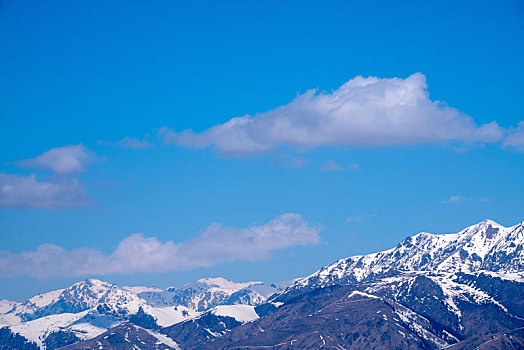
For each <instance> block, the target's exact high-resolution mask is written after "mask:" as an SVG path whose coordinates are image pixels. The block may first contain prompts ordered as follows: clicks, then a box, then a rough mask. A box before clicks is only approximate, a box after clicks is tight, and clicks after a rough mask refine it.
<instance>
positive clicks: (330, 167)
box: [320, 159, 344, 171]
mask: <svg viewBox="0 0 524 350" xmlns="http://www.w3.org/2000/svg"><path fill="white" fill-rule="evenodd" d="M320 170H322V171H340V170H344V168H342V167H341V166H340V165H339V164H338V163H337V162H335V161H334V160H333V159H330V160H328V161H326V162H325V163H323V164H322V165H321V166H320Z"/></svg>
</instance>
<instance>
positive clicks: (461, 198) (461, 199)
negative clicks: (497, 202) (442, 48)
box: [440, 194, 489, 204]
mask: <svg viewBox="0 0 524 350" xmlns="http://www.w3.org/2000/svg"><path fill="white" fill-rule="evenodd" d="M458 202H479V203H487V202H489V200H488V199H487V198H486V197H479V198H477V199H475V198H473V197H465V196H463V195H461V194H457V195H454V196H451V197H449V199H446V200H441V201H440V204H452V203H458Z"/></svg>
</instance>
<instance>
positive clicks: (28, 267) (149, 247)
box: [0, 214, 321, 278]
mask: <svg viewBox="0 0 524 350" xmlns="http://www.w3.org/2000/svg"><path fill="white" fill-rule="evenodd" d="M320 230H321V227H319V226H311V225H309V224H308V223H307V221H305V220H304V219H303V218H302V216H301V215H299V214H284V215H280V216H277V217H276V218H274V219H273V220H271V221H270V222H268V223H266V224H263V225H259V226H252V227H249V228H236V227H224V226H221V225H220V224H212V225H210V226H209V227H208V228H207V229H205V230H204V231H203V232H202V233H201V234H200V235H199V236H196V237H194V238H193V239H191V240H188V241H185V242H182V243H175V242H173V241H167V242H165V243H162V242H161V241H159V240H158V239H157V238H155V237H144V236H143V235H142V234H133V235H130V236H128V237H126V238H124V239H123V240H122V241H121V242H120V243H119V244H118V246H117V247H116V249H115V250H114V251H113V252H112V253H111V254H109V255H106V254H103V253H102V252H100V251H98V250H96V249H93V248H78V249H72V250H66V249H63V248H62V247H60V246H57V245H54V244H44V245H41V246H39V247H38V249H37V250H36V251H25V252H22V253H11V252H8V251H0V275H3V276H16V275H29V276H33V277H37V278H48V277H67V276H75V277H78V276H86V275H106V274H111V273H133V272H165V271H171V270H186V269H194V268H198V267H209V266H213V265H216V264H220V263H225V262H231V261H235V260H244V261H257V260H263V259H267V258H268V257H269V256H270V255H271V253H272V252H273V251H276V250H279V249H284V248H287V247H291V246H296V245H308V244H317V243H318V242H319V239H320V238H319V235H318V233H319V231H320Z"/></svg>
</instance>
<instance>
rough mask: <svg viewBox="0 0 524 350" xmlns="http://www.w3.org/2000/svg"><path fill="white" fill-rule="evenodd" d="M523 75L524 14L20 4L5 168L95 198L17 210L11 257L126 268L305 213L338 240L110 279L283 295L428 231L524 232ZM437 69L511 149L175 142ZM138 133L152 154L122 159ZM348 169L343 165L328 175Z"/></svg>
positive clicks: (30, 283)
mask: <svg viewBox="0 0 524 350" xmlns="http://www.w3.org/2000/svg"><path fill="white" fill-rule="evenodd" d="M522 62H524V6H523V3H522V2H521V1H497V2H493V1H434V2H432V1H422V2H421V1H403V2H386V1H384V2H382V1H374V2H369V1H340V2H339V1H319V2H312V1H286V2H283V1H275V2H271V1H264V2H254V1H242V2H222V1H221V2H211V1H210V2H201V1H187V2H180V1H153V2H138V1H111V2H107V1H45V2H42V1H14V0H4V1H2V3H1V7H0V137H1V141H0V142H1V147H0V161H1V165H0V166H1V169H0V173H2V174H4V176H10V179H13V181H18V180H17V179H20V178H24V177H26V176H29V175H31V174H35V176H36V177H35V179H36V181H40V182H42V181H44V182H45V181H54V182H56V183H63V182H68V183H71V181H73V182H74V183H75V184H77V185H78V186H80V187H81V188H85V191H86V192H87V194H88V196H89V200H88V201H87V202H86V201H85V199H83V200H82V201H80V202H79V203H77V204H76V205H75V204H74V203H72V202H71V203H72V204H71V203H70V202H67V201H66V202H67V203H70V204H71V205H64V206H65V207H62V208H55V207H53V206H52V205H51V206H49V207H47V208H36V207H35V206H38V205H31V204H30V203H25V204H23V205H22V204H20V203H19V204H18V205H10V204H8V203H7V202H5V201H4V202H3V205H2V207H0V251H2V252H1V253H0V256H3V257H4V258H5V259H9V257H8V256H17V254H18V253H20V252H23V251H35V250H36V249H37V248H38V247H39V246H40V245H42V244H46V243H52V244H56V245H58V246H61V247H63V248H64V249H74V248H82V247H89V248H93V249H97V250H98V251H100V252H101V253H104V254H110V253H111V252H112V251H113V250H114V249H115V247H117V245H118V244H119V242H120V241H122V240H123V239H124V238H125V237H128V236H129V235H130V234H132V233H137V232H139V233H142V234H143V235H144V236H146V237H156V238H157V239H158V240H159V241H160V242H166V241H174V242H176V243H178V242H184V241H188V240H190V239H191V238H192V237H195V236H197V235H199V233H201V232H203V230H205V229H206V228H207V227H208V226H209V225H210V224H212V223H220V224H222V225H224V226H228V227H229V226H231V227H238V228H247V227H250V226H253V225H255V226H256V225H263V224H264V223H267V222H269V221H270V220H271V219H273V218H275V217H278V216H279V215H281V214H285V213H299V214H300V215H302V218H303V220H307V222H308V223H309V225H310V226H313V225H318V226H315V227H317V228H322V229H321V230H320V231H319V232H318V235H319V236H320V241H319V242H318V243H317V244H306V245H300V244H299V245H293V244H290V246H289V247H287V248H283V249H274V250H272V251H270V252H269V256H268V257H265V258H264V259H261V260H259V261H244V260H239V261H234V262H227V263H217V264H213V266H211V267H198V268H188V269H182V270H175V271H168V272H147V273H146V272H133V273H111V274H107V275H103V276H98V278H101V279H104V280H107V281H110V282H115V283H119V284H133V285H140V284H148V285H157V286H160V287H167V286H171V285H175V286H177V285H181V284H183V283H185V282H188V281H192V280H195V279H197V278H202V277H212V276H223V277H226V278H230V279H233V280H238V281H243V280H264V281H278V280H286V279H291V278H295V277H300V276H303V275H307V274H310V273H312V272H313V271H315V270H316V269H318V268H320V267H321V266H323V265H326V264H329V263H331V262H333V261H334V260H336V259H338V258H341V257H347V256H350V255H355V254H363V253H370V252H374V251H377V250H382V249H386V248H389V247H392V246H394V245H396V243H397V242H398V241H400V240H401V239H403V238H405V237H406V236H407V235H412V234H415V233H417V232H419V231H428V232H434V233H444V232H454V231H458V230H460V229H462V228H464V227H466V226H468V225H470V224H474V223H476V222H479V221H481V220H483V219H486V218H490V219H493V220H495V221H497V222H499V223H501V224H503V225H507V226H510V225H514V224H516V223H518V222H520V221H522V220H524V180H523V179H524V153H523V150H524V145H523V144H522V143H520V144H519V143H518V142H516V141H515V142H514V143H513V145H508V143H507V142H506V141H505V140H507V137H508V135H516V134H517V133H518V131H519V130H521V129H515V128H516V127H517V125H518V123H519V121H522V120H524V104H523V103H522V102H523V101H524V83H523V82H524V70H523V69H522ZM417 72H420V73H422V74H424V75H425V78H426V83H427V86H428V91H429V94H430V95H429V98H430V99H431V100H432V101H436V100H439V101H445V102H446V103H447V105H448V106H450V107H453V108H455V109H457V110H459V111H460V112H461V113H463V114H466V115H469V116H471V117H472V118H473V119H474V121H475V123H476V124H477V125H482V124H486V123H490V122H493V121H496V122H497V123H498V125H499V126H500V129H501V130H502V133H503V135H504V136H502V137H501V139H500V140H498V141H497V142H475V143H474V144H471V143H467V144H464V143H463V142H461V140H458V141H457V140H451V141H446V142H420V143H416V144H412V145H402V144H401V143H402V142H401V143H395V142H393V143H392V144H388V145H342V144H337V143H336V142H335V143H334V144H329V145H323V146H320V147H302V146H300V145H299V146H296V145H284V146H281V145H280V144H277V145H276V146H275V147H274V148H272V149H271V150H270V151H267V152H262V153H258V154H235V155H231V154H225V153H223V152H221V151H220V149H217V148H219V147H212V146H211V147H203V148H198V149H195V148H194V147H188V146H187V145H181V144H166V143H165V142H164V141H165V140H164V139H163V138H162V137H161V135H162V133H160V134H159V130H160V128H162V127H167V128H169V129H170V130H172V131H175V132H180V131H183V130H186V129H191V130H193V131H194V132H196V133H200V132H202V131H204V130H206V129H208V128H210V127H213V126H215V125H218V124H221V123H224V122H226V121H228V120H229V119H231V118H232V117H241V116H244V115H247V114H249V115H255V114H256V113H262V112H267V111H269V110H272V109H274V108H276V107H279V106H282V105H286V104H288V103H289V102H290V101H292V100H293V99H294V98H295V97H297V94H304V93H305V92H306V91H308V90H309V89H314V88H318V89H319V91H320V92H322V91H325V93H326V94H330V93H331V92H332V91H333V90H336V89H338V88H339V87H340V86H341V85H343V84H344V83H345V82H347V81H348V80H350V79H352V78H354V77H356V76H359V75H361V76H364V77H368V76H376V77H379V78H394V77H398V78H402V79H405V78H408V77H409V76H411V75H412V74H414V73H417ZM512 128H513V129H512ZM522 129H524V124H523V125H522ZM521 131H522V130H521ZM125 137H130V138H137V139H139V140H144V139H145V140H146V141H147V143H148V144H147V145H148V147H143V148H130V147H125V146H126V144H125V143H121V144H115V142H118V141H119V140H123V139H124V138H125ZM515 140H522V139H518V137H517V136H515ZM78 144H82V145H83V147H84V148H83V149H87V150H90V153H89V155H88V157H89V160H88V161H86V162H85V163H86V164H85V165H84V166H83V171H76V172H75V171H71V172H65V173H60V172H57V171H52V170H49V169H45V168H44V169H42V168H41V167H38V166H35V162H32V163H31V162H29V163H27V162H26V163H23V162H22V163H20V162H19V161H20V160H22V159H32V158H35V157H37V156H39V155H41V154H43V153H44V152H46V151H49V150H51V149H54V148H58V147H64V146H68V145H78ZM127 145H128V146H129V144H127ZM142 145H144V144H142ZM326 162H328V163H326ZM335 163H336V164H337V165H339V166H340V167H341V168H343V169H339V170H338V171H325V170H327V169H328V168H331V169H335V168H337V166H336V165H335ZM0 185H1V184H0ZM4 186H5V184H4ZM2 195H3V194H2ZM2 195H0V202H2V201H1V196H2ZM15 195H16V194H15ZM453 198H454V199H453ZM69 201H73V200H69ZM70 206H73V207H70ZM5 266H9V265H5ZM13 274H14V276H13ZM83 277H87V276H65V277H60V276H58V277H51V278H48V277H41V278H38V277H34V276H28V275H27V273H12V274H11V275H9V273H5V272H4V273H3V274H0V298H7V299H15V300H21V299H24V298H26V297H29V296H31V295H34V294H35V293H38V292H43V291H47V290H50V289H56V288H61V287H64V286H67V285H68V284H70V283H72V282H74V281H76V280H78V279H80V278H83ZM93 277H97V276H93Z"/></svg>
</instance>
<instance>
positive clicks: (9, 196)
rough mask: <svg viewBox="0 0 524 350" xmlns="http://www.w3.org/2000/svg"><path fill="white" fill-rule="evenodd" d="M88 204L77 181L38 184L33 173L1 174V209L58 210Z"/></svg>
mask: <svg viewBox="0 0 524 350" xmlns="http://www.w3.org/2000/svg"><path fill="white" fill-rule="evenodd" d="M88 202H89V200H88V196H87V193H86V191H85V189H84V187H83V186H82V184H81V183H80V181H78V180H76V179H66V178H60V179H54V180H47V181H38V180H37V178H36V176H35V175H34V174H33V175H29V176H16V175H8V174H3V173H0V207H15V208H45V209H61V208H67V207H79V206H84V205H86V204H88Z"/></svg>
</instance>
